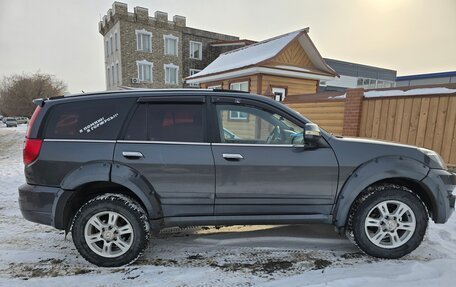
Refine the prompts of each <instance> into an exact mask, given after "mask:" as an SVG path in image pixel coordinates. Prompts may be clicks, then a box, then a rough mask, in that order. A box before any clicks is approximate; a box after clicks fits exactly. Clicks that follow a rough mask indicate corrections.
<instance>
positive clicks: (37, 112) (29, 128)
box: [25, 106, 41, 138]
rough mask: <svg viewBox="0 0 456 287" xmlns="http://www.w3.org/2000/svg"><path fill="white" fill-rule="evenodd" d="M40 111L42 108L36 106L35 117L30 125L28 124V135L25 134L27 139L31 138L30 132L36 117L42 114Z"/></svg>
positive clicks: (33, 116) (31, 119)
mask: <svg viewBox="0 0 456 287" xmlns="http://www.w3.org/2000/svg"><path fill="white" fill-rule="evenodd" d="M40 110H41V106H36V108H35V111H34V112H33V115H32V117H31V118H30V121H29V124H28V127H27V133H26V134H25V137H26V138H30V132H31V130H32V127H33V124H34V123H35V119H36V117H37V116H38V114H39V113H40Z"/></svg>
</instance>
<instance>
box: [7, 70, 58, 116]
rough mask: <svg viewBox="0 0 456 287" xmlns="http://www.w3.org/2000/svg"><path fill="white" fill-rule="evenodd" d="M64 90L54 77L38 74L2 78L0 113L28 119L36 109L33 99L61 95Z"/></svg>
mask: <svg viewBox="0 0 456 287" xmlns="http://www.w3.org/2000/svg"><path fill="white" fill-rule="evenodd" d="M66 88H67V86H66V84H65V83H64V82H63V81H61V80H58V79H56V78H55V76H53V75H48V74H43V73H40V72H37V73H35V74H20V75H19V74H16V75H12V76H8V77H4V78H3V80H2V82H1V83H0V113H1V114H2V115H3V116H23V117H30V116H31V115H32V114H33V111H34V110H35V107H36V106H35V104H33V102H32V100H33V99H39V98H49V97H54V96H59V95H63V93H64V92H65V90H66Z"/></svg>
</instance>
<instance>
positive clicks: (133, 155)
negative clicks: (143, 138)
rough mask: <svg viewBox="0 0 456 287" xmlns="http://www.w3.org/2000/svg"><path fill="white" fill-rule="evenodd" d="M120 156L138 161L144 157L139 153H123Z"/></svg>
mask: <svg viewBox="0 0 456 287" xmlns="http://www.w3.org/2000/svg"><path fill="white" fill-rule="evenodd" d="M122 155H123V156H124V157H125V158H128V159H138V158H142V157H144V156H143V154H142V153H140V152H139V151H123V152H122Z"/></svg>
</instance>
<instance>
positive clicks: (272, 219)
mask: <svg viewBox="0 0 456 287" xmlns="http://www.w3.org/2000/svg"><path fill="white" fill-rule="evenodd" d="M305 223H324V224H332V216H331V215H324V214H306V215H226V216H185V217H184V216H183V217H165V218H164V219H163V226H164V227H172V226H204V225H240V224H247V225H263V224H305Z"/></svg>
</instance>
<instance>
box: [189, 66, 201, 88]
mask: <svg viewBox="0 0 456 287" xmlns="http://www.w3.org/2000/svg"><path fill="white" fill-rule="evenodd" d="M199 72H201V70H197V69H190V76H193V75H195V74H197V73H199ZM188 85H189V86H190V87H199V84H197V83H192V84H188Z"/></svg>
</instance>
